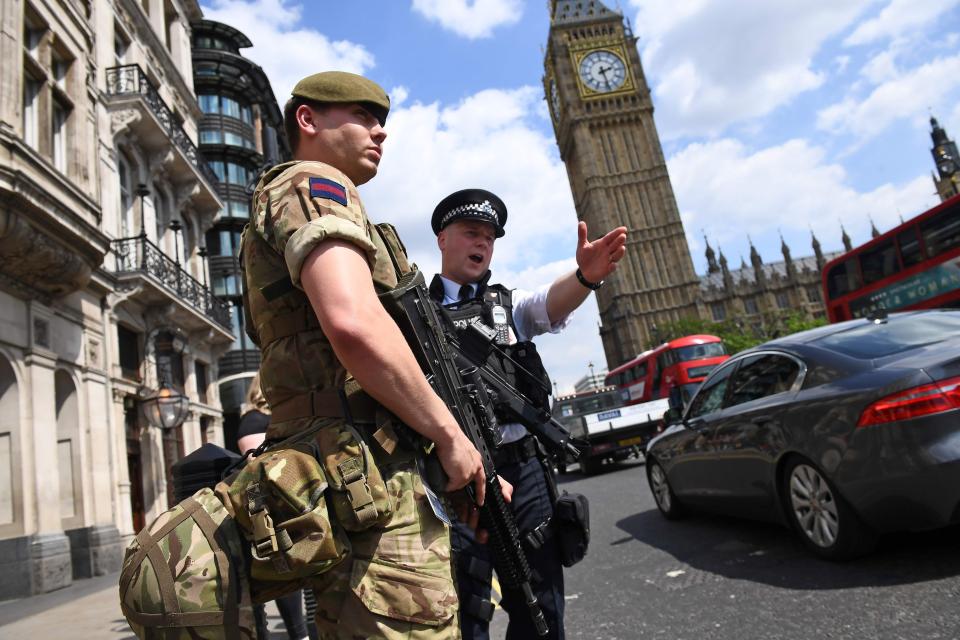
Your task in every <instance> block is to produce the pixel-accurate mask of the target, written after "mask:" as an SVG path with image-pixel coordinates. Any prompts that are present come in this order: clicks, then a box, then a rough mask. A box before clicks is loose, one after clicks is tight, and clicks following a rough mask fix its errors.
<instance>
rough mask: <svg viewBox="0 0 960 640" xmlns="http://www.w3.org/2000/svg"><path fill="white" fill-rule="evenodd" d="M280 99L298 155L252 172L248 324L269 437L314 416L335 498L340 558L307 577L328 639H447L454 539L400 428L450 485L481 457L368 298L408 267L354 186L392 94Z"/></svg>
mask: <svg viewBox="0 0 960 640" xmlns="http://www.w3.org/2000/svg"><path fill="white" fill-rule="evenodd" d="M292 93H293V97H292V98H291V99H290V101H289V102H288V103H287V105H286V107H285V108H284V126H285V129H286V131H287V135H288V137H289V138H290V143H291V148H293V149H294V157H295V158H296V160H295V161H293V162H289V163H285V164H281V165H278V166H276V167H273V168H272V169H270V170H269V171H267V172H266V173H265V174H264V176H263V177H262V178H261V180H260V182H259V184H258V185H257V189H256V192H255V193H254V200H253V207H254V209H253V214H252V217H251V222H250V225H249V226H248V228H247V229H246V231H245V232H244V237H243V241H242V249H241V261H242V264H243V267H244V271H245V292H244V311H245V315H246V323H247V330H248V332H249V333H251V335H252V337H253V338H254V340H255V341H256V342H257V343H258V344H259V345H260V348H261V350H262V363H261V366H260V377H261V382H262V386H263V391H264V394H265V395H266V398H267V401H268V402H269V404H270V406H271V407H272V408H273V422H272V423H271V425H270V428H269V430H268V432H267V436H268V437H269V438H280V437H286V436H289V435H292V434H296V433H298V432H301V431H303V430H305V429H308V428H310V427H313V426H317V425H318V424H323V425H324V428H323V429H322V431H321V432H320V436H319V437H318V438H317V442H318V443H319V444H320V449H321V451H320V453H321V456H320V457H321V460H322V462H323V470H324V472H325V474H326V476H327V481H328V482H329V485H330V487H331V489H334V491H332V492H331V495H332V498H331V502H332V508H331V510H330V511H331V513H333V514H335V516H334V517H335V519H336V520H337V521H338V522H337V523H336V525H335V526H334V529H335V530H336V529H337V528H338V527H339V528H342V530H345V531H346V536H347V538H348V540H349V549H350V551H349V555H348V556H347V558H346V559H345V560H344V561H342V562H340V563H339V564H337V565H336V566H334V567H333V568H332V569H331V570H329V571H327V572H326V573H323V574H321V575H319V576H318V577H317V578H316V580H315V581H314V583H313V586H314V591H315V595H316V599H317V616H316V622H317V627H318V629H319V632H320V636H321V637H322V638H426V637H430V638H457V637H459V631H458V628H457V627H458V624H457V600H456V595H455V591H454V587H453V584H454V583H453V579H452V569H451V560H450V538H449V531H448V528H447V527H446V525H445V524H444V523H443V522H442V521H441V520H440V519H439V518H438V517H437V516H436V515H435V513H434V511H433V510H432V508H431V504H430V502H429V501H428V500H427V497H426V493H425V489H424V485H423V482H422V481H421V478H420V475H419V474H418V473H417V471H416V462H415V455H414V451H413V450H412V448H411V447H410V445H408V444H406V442H405V441H403V440H398V439H397V435H396V434H397V430H395V429H394V426H395V425H396V424H397V422H403V423H405V424H406V425H409V426H410V427H411V428H413V429H414V430H415V431H417V432H419V433H420V434H421V435H422V436H424V437H425V438H426V439H428V440H430V441H432V442H433V443H434V444H435V450H436V452H437V454H438V457H439V459H440V462H441V464H442V465H443V468H444V470H445V471H446V473H447V475H448V477H449V478H450V481H449V485H448V487H447V489H448V490H451V491H452V490H456V489H460V488H463V487H464V486H466V485H468V484H473V485H474V487H475V488H476V490H477V492H478V497H479V500H478V501H479V502H481V503H482V499H483V490H484V473H483V468H482V465H481V461H480V456H479V454H478V453H477V451H476V449H475V448H474V447H473V445H472V444H471V443H470V442H469V440H467V439H466V437H465V436H464V435H463V433H462V432H461V431H460V429H459V427H458V426H457V424H456V422H455V420H454V418H453V416H451V415H450V413H449V411H447V409H446V407H445V406H444V404H443V402H442V401H441V400H440V398H439V397H437V396H436V394H435V393H434V392H433V391H432V389H431V388H430V386H429V384H428V383H427V382H426V380H425V378H424V376H423V374H422V372H421V371H420V368H419V367H418V365H417V363H416V360H415V359H414V356H413V354H412V352H411V351H410V349H409V347H408V346H407V344H406V342H405V341H404V339H403V337H402V335H401V333H400V331H399V329H398V328H397V326H396V324H395V323H394V322H393V321H392V320H391V319H390V317H389V316H388V315H387V314H386V311H385V310H384V309H383V307H382V306H381V304H380V302H379V300H378V298H377V294H378V293H382V292H384V291H387V290H389V289H391V288H392V287H394V286H395V285H396V283H397V277H398V274H402V273H404V272H406V271H408V270H409V269H410V264H409V263H408V261H407V258H406V255H405V253H404V250H403V245H402V244H401V243H400V241H399V239H398V238H397V236H396V234H395V232H394V231H393V228H392V227H390V226H389V225H374V224H372V223H371V222H370V220H369V219H368V218H367V214H366V211H365V210H364V207H363V204H362V203H361V201H360V196H359V194H358V193H357V188H356V185H360V184H363V183H365V182H367V181H368V180H370V179H371V178H373V177H374V175H376V172H377V166H378V164H379V161H380V156H381V153H382V144H383V141H384V139H385V138H386V133H385V132H384V130H383V125H384V122H385V120H386V116H387V112H388V110H389V106H390V102H389V98H388V97H387V95H386V93H385V92H384V91H383V89H382V88H381V87H379V86H378V85H376V84H375V83H373V82H371V81H370V80H367V79H365V78H362V77H360V76H356V75H353V74H348V73H341V72H326V73H319V74H315V75H313V76H309V77H307V78H304V79H303V80H301V81H300V82H299V83H298V84H297V85H296V87H294V90H293V92H292Z"/></svg>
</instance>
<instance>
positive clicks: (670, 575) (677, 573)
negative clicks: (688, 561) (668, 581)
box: [667, 569, 686, 578]
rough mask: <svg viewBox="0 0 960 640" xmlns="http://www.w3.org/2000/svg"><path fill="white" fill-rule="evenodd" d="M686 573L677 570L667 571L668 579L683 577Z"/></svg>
mask: <svg viewBox="0 0 960 640" xmlns="http://www.w3.org/2000/svg"><path fill="white" fill-rule="evenodd" d="M685 573H686V571H684V570H683V569H677V570H676V571H667V577H668V578H676V577H678V576H682V575H683V574H685Z"/></svg>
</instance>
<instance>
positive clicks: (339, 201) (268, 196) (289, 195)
mask: <svg viewBox="0 0 960 640" xmlns="http://www.w3.org/2000/svg"><path fill="white" fill-rule="evenodd" d="M259 195H260V202H261V203H262V204H265V205H266V206H265V207H260V210H261V211H262V212H263V213H261V214H259V215H258V219H257V224H258V225H262V226H261V230H262V233H263V236H264V238H265V239H266V240H267V241H268V242H270V244H272V245H273V247H274V248H275V249H276V250H277V251H279V252H280V253H281V254H282V255H283V257H284V259H285V260H286V263H287V269H288V270H289V272H290V279H291V281H292V282H293V284H294V285H295V286H297V287H300V286H301V284H300V271H301V270H302V269H303V263H304V261H305V260H306V259H307V256H309V255H310V253H311V252H312V251H313V250H314V249H315V248H316V247H317V246H318V245H319V244H320V243H322V242H324V241H325V240H342V241H344V242H349V243H350V244H352V245H354V246H356V247H357V248H358V249H360V250H361V251H362V252H363V253H364V255H365V256H366V258H367V262H368V264H369V265H370V268H371V270H372V269H373V265H374V263H375V262H376V253H377V247H376V245H375V244H374V242H373V239H372V238H371V237H370V235H369V233H368V225H367V215H366V212H365V211H364V209H363V204H362V203H361V202H360V195H359V194H358V193H357V188H356V187H355V186H354V185H353V183H352V182H351V181H350V179H349V178H347V176H345V175H344V174H343V173H341V172H340V171H338V170H337V169H334V168H333V167H331V166H330V165H327V164H323V163H321V162H299V163H297V164H296V165H294V166H293V167H291V168H290V169H288V170H287V171H286V172H284V174H282V175H280V176H278V178H277V179H276V180H275V181H274V183H273V184H271V185H268V186H267V187H266V188H265V189H264V193H262V194H259Z"/></svg>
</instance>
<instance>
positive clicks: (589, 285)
mask: <svg viewBox="0 0 960 640" xmlns="http://www.w3.org/2000/svg"><path fill="white" fill-rule="evenodd" d="M577 280H579V281H580V284H582V285H583V286H585V287H586V288H587V289H592V290H593V291H596V290H597V289H599V288H600V287H602V286H603V280H601V281H600V282H590V281H589V280H587V279H586V278H584V277H583V271H580V268H579V267H578V268H577Z"/></svg>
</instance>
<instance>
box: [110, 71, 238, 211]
mask: <svg viewBox="0 0 960 640" xmlns="http://www.w3.org/2000/svg"><path fill="white" fill-rule="evenodd" d="M106 73H107V96H108V98H107V101H106V103H107V107H108V109H109V110H110V111H111V119H112V128H113V131H114V133H117V132H119V131H121V130H123V129H129V131H130V132H131V134H132V135H133V137H134V138H135V139H136V140H137V142H138V143H139V144H141V145H142V146H143V147H144V148H145V149H147V150H149V151H152V152H162V151H163V150H164V149H168V150H169V153H168V154H167V155H166V157H165V159H164V163H165V164H166V166H167V167H166V168H167V169H168V171H169V172H170V174H171V176H172V177H173V178H174V180H175V181H177V182H188V181H193V182H195V183H196V184H197V188H196V189H195V190H194V193H193V195H192V197H193V199H194V202H195V205H196V206H197V207H198V208H200V209H203V210H205V211H210V210H213V211H217V210H219V209H220V202H219V200H218V198H217V192H216V186H217V182H218V181H217V176H216V174H215V173H214V172H213V170H212V169H211V168H210V166H209V165H208V164H207V162H206V160H204V159H203V156H201V155H200V152H199V151H198V150H197V146H196V145H195V144H194V143H193V141H192V140H190V137H189V136H188V135H187V132H186V131H184V129H183V127H182V126H181V124H180V123H181V120H180V119H179V118H177V116H176V114H174V112H173V111H172V110H171V109H170V107H168V106H167V103H166V102H164V101H163V98H161V97H160V92H159V91H158V90H157V88H156V86H154V84H153V83H152V82H151V81H150V79H149V78H148V77H147V74H145V73H144V72H143V69H141V68H140V65H136V64H128V65H123V66H119V67H110V68H109V69H107V71H106Z"/></svg>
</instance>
